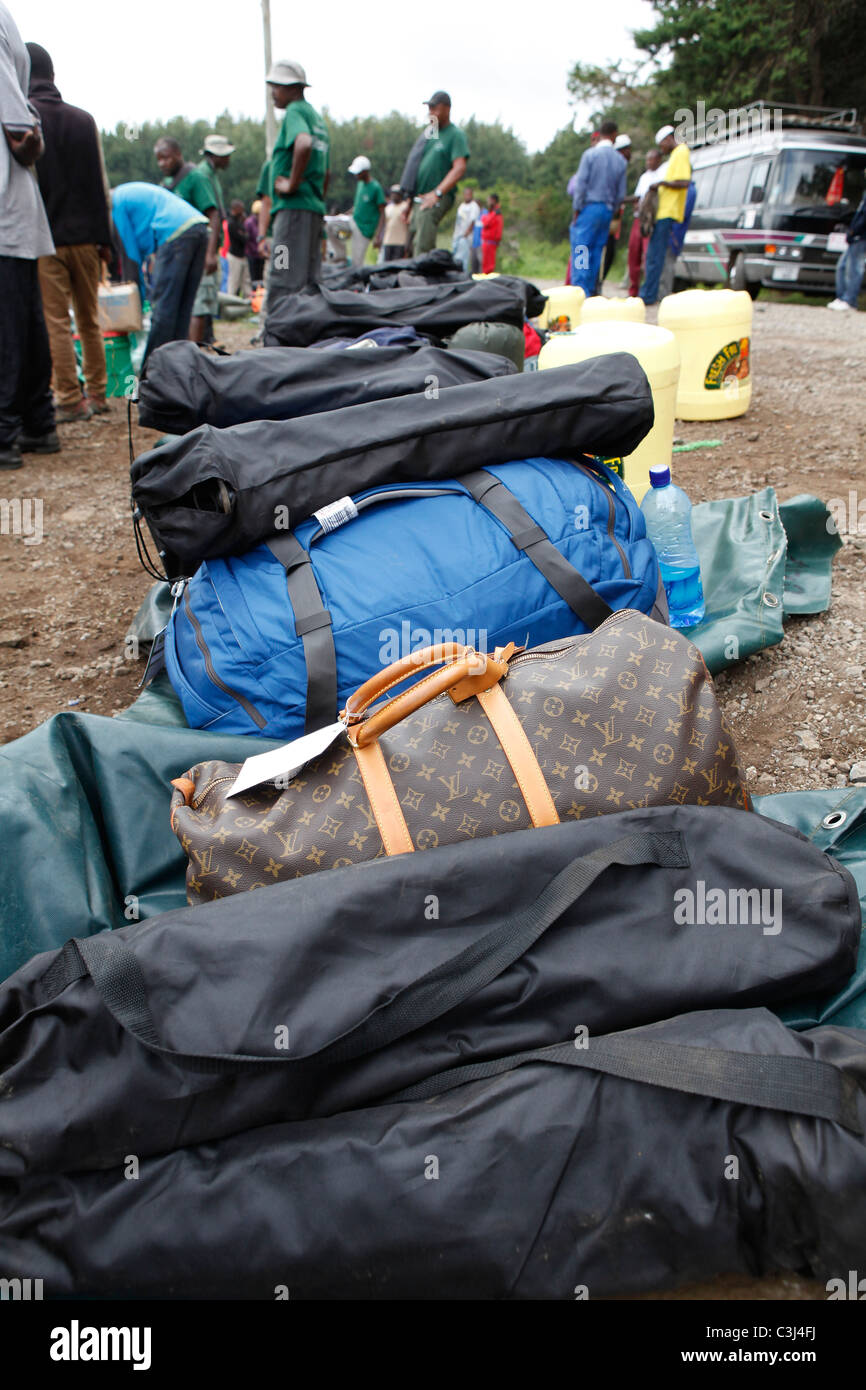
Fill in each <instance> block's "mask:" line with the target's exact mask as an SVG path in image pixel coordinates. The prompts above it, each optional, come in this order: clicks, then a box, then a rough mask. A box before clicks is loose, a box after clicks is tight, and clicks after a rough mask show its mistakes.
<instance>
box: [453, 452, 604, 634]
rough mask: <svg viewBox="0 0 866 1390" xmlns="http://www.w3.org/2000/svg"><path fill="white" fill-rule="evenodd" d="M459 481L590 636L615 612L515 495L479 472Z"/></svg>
mask: <svg viewBox="0 0 866 1390" xmlns="http://www.w3.org/2000/svg"><path fill="white" fill-rule="evenodd" d="M460 481H461V483H463V485H464V487H465V488H466V489H467V491H468V492H471V494H472V496H473V497H474V498H475V501H476V502H478V503H480V505H481V506H482V507H486V508H487V510H488V511H489V512H491V513H492V514H493V516H495V517H496V520H497V521H501V522H502V525H503V526H504V527H505V529H506V530H507V531H508V532H509V534H510V536H511V539H512V541H513V543H514V544H515V545H516V547H517V549H518V550H522V551H523V552H524V554H525V555H526V557H527V559H528V560H531V561H532V563H533V564H534V565H535V568H536V569H537V570H540V571H541V573H542V574H543V575H544V577H545V579H546V580H547V582H548V584H550V586H551V587H552V588H554V589H555V590H556V592H557V593H558V594H559V597H560V598H563V599H565V602H566V603H567V604H568V606H569V608H570V609H571V611H572V613H575V614H576V615H577V617H578V618H580V621H581V622H582V623H583V624H584V625H585V626H586V627H587V628H589V630H590V632H594V631H595V629H596V628H597V627H598V626H599V624H600V623H603V622H604V620H605V618H609V617H610V616H611V615H612V613H613V609H612V608H610V607H609V606H608V605H607V604H606V603H605V601H604V599H603V598H602V597H601V595H600V594H597V593H596V592H595V589H593V587H592V585H591V584H588V583H587V581H586V580H585V579H584V577H583V575H582V574H581V573H580V570H577V569H575V567H574V565H572V564H571V563H570V562H569V561H568V560H566V558H565V556H564V555H560V553H559V551H558V550H557V548H556V546H555V545H554V544H553V541H552V540H551V539H550V537H549V536H548V534H547V532H546V531H545V530H544V529H543V528H542V527H541V526H539V525H538V524H537V523H536V522H535V521H533V519H532V517H531V516H530V515H529V513H528V512H527V511H526V509H525V507H524V506H523V505H522V504H521V503H520V502H518V500H517V498H516V497H515V496H514V493H513V492H511V491H510V490H509V489H508V488H507V487H506V486H505V484H504V483H501V482H500V481H499V479H498V478H497V477H496V476H495V475H494V474H493V473H488V472H487V469H486V468H479V469H477V470H476V471H475V472H474V473H464V475H463V477H462V478H461V479H460Z"/></svg>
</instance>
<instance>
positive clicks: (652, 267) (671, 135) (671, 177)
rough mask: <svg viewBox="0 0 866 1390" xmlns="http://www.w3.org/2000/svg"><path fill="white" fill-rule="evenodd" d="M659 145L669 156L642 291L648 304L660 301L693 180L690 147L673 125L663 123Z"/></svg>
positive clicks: (660, 185) (657, 137)
mask: <svg viewBox="0 0 866 1390" xmlns="http://www.w3.org/2000/svg"><path fill="white" fill-rule="evenodd" d="M656 144H657V145H658V147H659V149H660V150H661V152H662V154H663V155H667V156H669V157H668V162H667V164H666V165H665V168H664V173H663V177H662V178H660V179H659V180H658V181H657V186H658V190H659V198H658V211H657V213H656V224H655V226H654V228H653V234H652V236H651V237H650V239H649V245H648V246H647V251H646V269H645V271H644V282H643V286H642V288H641V292H640V297H641V299H642V300H643V302H644V304H655V303H657V301H658V297H659V281H660V280H661V274H662V270H663V269H664V264H665V256H666V254H667V250H668V245H669V243H670V237H671V231H672V230H673V228H674V226H675V224H676V223H677V222H682V221H683V219H684V218H685V214H686V192H687V190H688V186H689V184H690V183H691V179H692V162H691V159H690V158H689V147H688V145H685V144H678V143H677V137H676V132H675V131H674V128H673V126H672V125H663V126H662V128H661V130H657V131H656Z"/></svg>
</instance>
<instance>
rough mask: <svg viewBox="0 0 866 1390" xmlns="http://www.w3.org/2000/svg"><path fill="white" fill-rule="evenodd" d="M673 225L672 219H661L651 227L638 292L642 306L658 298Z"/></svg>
mask: <svg viewBox="0 0 866 1390" xmlns="http://www.w3.org/2000/svg"><path fill="white" fill-rule="evenodd" d="M673 225H674V219H673V218H672V217H662V218H660V219H659V220H658V221H657V222H656V224H655V226H654V227H653V234H652V236H651V237H650V239H649V245H648V246H647V249H646V262H645V268H644V277H643V287H642V289H641V292H640V297H641V299H642V300H643V302H644V304H655V302H656V300H657V299H658V297H659V281H660V280H661V277H662V271H663V270H664V266H665V256H666V255H667V249H668V245H669V244H670V239H671V229H672V228H673Z"/></svg>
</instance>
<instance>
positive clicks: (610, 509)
mask: <svg viewBox="0 0 866 1390" xmlns="http://www.w3.org/2000/svg"><path fill="white" fill-rule="evenodd" d="M572 462H573V463H574V466H575V468H579V469H580V470H581V472H582V473H585V474H586V476H587V477H588V478H591V479H592V481H593V482H594V483H595V484H596V485H597V486H598V487H600V488H601V490H602V492H603V493H604V495H605V497H606V498H607V534H608V539H609V540H611V541H613V543H614V545H615V546H616V548H617V550H618V551H619V558H620V559H621V560H622V567H623V569H624V570H625V577H626V579H633V578H634V575H633V574H632V572H631V565H630V564H629V562H628V559H627V557H626V553H625V551H624V550H623V548H622V546H621V545H620V543H619V541H618V540H617V538H616V536H615V535H614V533H613V528H614V523H615V521H616V508H615V507H614V504H613V497H612V496H611V491H610V488H609V487H608V486H607V484H606V483H604V482H603V481H602V479H601V478H600V477H599V476H598V474H597V473H594V472H593V470H592V469H591V468H588V467H587V465H586V464H585V463H581V462H580V461H579V459H573V460H572ZM605 621H607V619H605ZM595 631H596V632H598V628H596V629H595Z"/></svg>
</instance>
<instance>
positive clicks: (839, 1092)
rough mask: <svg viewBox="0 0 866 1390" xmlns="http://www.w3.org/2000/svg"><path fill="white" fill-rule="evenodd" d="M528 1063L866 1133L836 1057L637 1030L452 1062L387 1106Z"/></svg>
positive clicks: (389, 1100)
mask: <svg viewBox="0 0 866 1390" xmlns="http://www.w3.org/2000/svg"><path fill="white" fill-rule="evenodd" d="M528 1062H551V1063H554V1064H555V1065H558V1066H567V1067H585V1068H586V1069H587V1070H588V1071H597V1072H603V1073H605V1074H606V1075H608V1076H618V1077H620V1078H622V1079H623V1080H626V1081H640V1082H643V1083H644V1084H646V1085H648V1086H660V1087H662V1088H663V1089H664V1090H667V1091H682V1092H684V1093H685V1094H686V1095H693V1096H709V1097H710V1098H711V1099H713V1100H724V1101H730V1102H731V1103H733V1104H735V1105H752V1106H756V1107H758V1108H759V1109H762V1110H784V1111H786V1112H788V1113H789V1114H793V1115H810V1116H812V1117H813V1118H814V1119H818V1120H832V1121H833V1122H834V1123H835V1124H838V1125H842V1127H843V1128H844V1129H847V1130H850V1131H851V1132H852V1133H853V1134H862V1133H863V1125H862V1123H861V1121H860V1117H859V1115H858V1111H857V1085H856V1083H855V1081H854V1080H853V1078H852V1077H849V1076H846V1075H845V1074H844V1072H841V1071H840V1070H839V1068H838V1067H835V1066H833V1064H832V1063H830V1062H820V1061H816V1060H814V1059H813V1058H811V1057H786V1056H778V1055H767V1054H764V1053H753V1052H727V1051H725V1050H724V1049H723V1048H713V1047H690V1046H687V1045H684V1044H682V1043H669V1042H657V1041H655V1040H654V1039H652V1038H648V1037H647V1036H646V1035H643V1036H641V1035H640V1034H639V1033H634V1032H628V1033H608V1034H606V1035H603V1036H600V1037H597V1038H593V1037H590V1038H588V1039H587V1046H586V1047H585V1048H584V1047H578V1046H576V1044H575V1043H574V1042H567V1043H557V1044H556V1045H555V1046H554V1047H545V1048H538V1049H537V1050H536V1051H533V1052H520V1053H516V1054H515V1055H514V1056H512V1057H499V1058H496V1059H495V1060H494V1061H491V1062H476V1063H471V1064H470V1065H468V1066H465V1067H452V1068H451V1069H450V1070H449V1071H444V1072H440V1073H439V1074H438V1075H437V1076H430V1077H427V1078H426V1079H425V1080H424V1081H421V1082H419V1083H418V1084H417V1085H416V1086H407V1087H406V1088H405V1089H404V1090H402V1091H398V1092H396V1093H395V1094H394V1095H390V1096H388V1097H387V1100H386V1102H384V1103H386V1104H389V1105H390V1104H393V1103H396V1102H398V1101H416V1100H430V1099H432V1098H433V1097H435V1096H440V1095H444V1094H445V1092H446V1091H453V1090H454V1089H455V1088H456V1087H458V1086H465V1085H467V1084H468V1083H470V1082H472V1081H482V1080H484V1079H486V1078H487V1077H490V1076H501V1075H502V1073H503V1072H507V1071H512V1070H513V1069H514V1068H515V1067H521V1066H525V1065H526V1064H527V1063H528Z"/></svg>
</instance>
